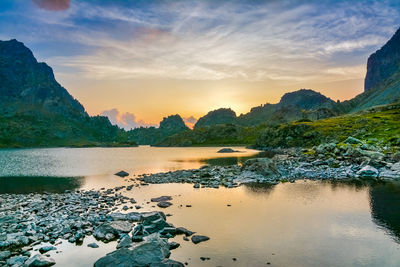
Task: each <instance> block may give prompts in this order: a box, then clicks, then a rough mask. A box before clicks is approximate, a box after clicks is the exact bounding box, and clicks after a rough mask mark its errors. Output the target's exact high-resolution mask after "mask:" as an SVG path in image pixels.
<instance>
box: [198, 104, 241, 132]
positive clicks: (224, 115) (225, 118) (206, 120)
mask: <svg viewBox="0 0 400 267" xmlns="http://www.w3.org/2000/svg"><path fill="white" fill-rule="evenodd" d="M230 123H236V113H235V112H234V111H233V110H232V109H230V108H220V109H217V110H213V111H210V112H208V113H207V115H205V116H203V117H201V118H200V119H199V120H198V121H197V123H196V124H195V126H194V128H199V127H207V126H212V125H218V124H230Z"/></svg>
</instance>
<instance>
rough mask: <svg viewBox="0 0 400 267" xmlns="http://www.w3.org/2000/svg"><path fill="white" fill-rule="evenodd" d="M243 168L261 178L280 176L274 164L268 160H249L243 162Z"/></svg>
mask: <svg viewBox="0 0 400 267" xmlns="http://www.w3.org/2000/svg"><path fill="white" fill-rule="evenodd" d="M243 167H244V169H245V170H249V171H253V172H256V173H258V174H261V175H263V176H269V177H280V176H281V175H280V173H279V171H278V168H277V166H276V164H275V162H274V161H273V160H272V159H270V158H256V159H249V160H246V161H245V163H244V164H243Z"/></svg>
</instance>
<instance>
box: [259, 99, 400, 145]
mask: <svg viewBox="0 0 400 267" xmlns="http://www.w3.org/2000/svg"><path fill="white" fill-rule="evenodd" d="M348 136H353V137H355V138H358V139H362V140H365V141H367V142H368V143H372V144H377V145H391V146H399V145H400V104H392V105H386V106H378V107H374V108H370V109H368V110H365V111H362V112H358V113H354V114H348V115H344V116H339V117H333V118H328V119H323V120H317V121H310V122H299V121H297V122H292V123H287V124H283V125H280V126H277V127H273V128H267V129H266V130H264V131H263V132H262V133H261V134H260V136H259V138H258V139H257V141H256V145H255V146H256V147H301V146H303V147H310V146H313V145H318V144H320V143H322V142H330V141H336V142H343V141H344V140H346V138H347V137H348Z"/></svg>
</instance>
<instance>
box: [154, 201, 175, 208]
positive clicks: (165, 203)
mask: <svg viewBox="0 0 400 267" xmlns="http://www.w3.org/2000/svg"><path fill="white" fill-rule="evenodd" d="M157 206H158V207H160V208H163V209H165V208H168V207H169V206H172V203H171V202H169V201H161V202H158V203H157Z"/></svg>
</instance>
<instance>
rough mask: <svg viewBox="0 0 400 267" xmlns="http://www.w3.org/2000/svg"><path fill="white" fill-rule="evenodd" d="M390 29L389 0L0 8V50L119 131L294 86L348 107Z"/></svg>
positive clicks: (121, 0) (11, 1) (50, 2)
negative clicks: (10, 50) (45, 75)
mask: <svg viewBox="0 0 400 267" xmlns="http://www.w3.org/2000/svg"><path fill="white" fill-rule="evenodd" d="M399 19H400V1H397V0H393V1H369V0H365V1H361V0H360V1H343V0H335V1H328V0H319V1H301V0H299V1H294V0H287V1H285V0H281V1H278V0H269V1H261V0H259V1H256V0H248V1H235V0H232V1H223V0H215V1H211V0H198V1H190V0H187V1H183V0H181V1H179V0H176V1H172V0H170V1H161V0H160V1H151V0H143V1H141V0H136V1H129V0H113V1H111V0H101V1H100V0H98V1H96V0H91V1H89V0H86V1H84V0H1V1H0V40H8V39H17V40H19V41H21V42H23V43H24V44H25V45H26V46H28V47H29V48H30V49H31V50H32V51H33V53H34V55H35V56H36V58H37V59H38V60H39V61H43V62H46V63H47V64H48V65H50V66H51V67H52V68H53V70H54V73H55V76H56V79H57V81H58V82H59V83H60V84H61V85H63V86H64V87H65V88H66V89H67V90H68V91H69V92H70V93H71V94H72V95H73V96H74V97H75V98H77V99H78V100H79V101H80V102H81V103H82V104H83V105H84V107H85V108H86V111H87V112H88V113H89V114H90V115H97V114H103V115H107V116H108V117H109V118H110V120H111V121H112V122H113V123H116V124H119V125H120V126H121V127H124V128H126V129H129V128H133V127H138V126H153V125H157V124H158V123H159V121H160V120H162V118H163V117H165V116H167V115H171V114H177V113H178V114H180V115H181V116H182V117H183V118H184V120H185V121H187V122H188V124H193V123H194V122H195V119H196V118H199V117H200V116H203V115H205V114H206V113H207V112H208V111H210V110H214V109H217V108H222V107H223V108H232V109H233V110H234V111H235V112H236V113H237V114H238V115H239V114H241V113H247V112H248V111H249V110H250V108H251V107H254V106H259V105H261V104H265V103H276V102H279V99H280V97H281V96H282V95H283V94H284V93H286V92H291V91H295V90H298V89H301V88H310V89H313V90H315V91H318V92H321V93H323V94H324V95H326V96H328V97H330V98H332V99H333V100H346V99H350V98H352V97H354V96H355V95H357V94H359V93H361V92H362V91H363V80H364V76H365V73H366V62H367V58H368V56H369V55H370V54H372V53H373V52H374V51H376V50H377V49H379V48H380V47H381V46H382V45H384V44H385V42H386V41H387V40H388V39H389V38H390V37H391V36H392V35H393V34H394V32H395V31H396V29H397V28H398V27H399V25H400V23H399V21H400V20H399Z"/></svg>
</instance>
